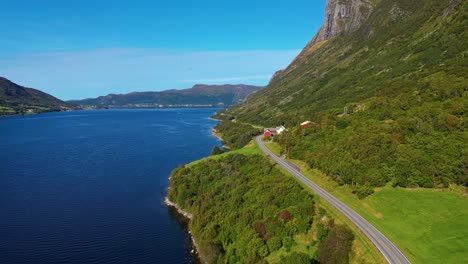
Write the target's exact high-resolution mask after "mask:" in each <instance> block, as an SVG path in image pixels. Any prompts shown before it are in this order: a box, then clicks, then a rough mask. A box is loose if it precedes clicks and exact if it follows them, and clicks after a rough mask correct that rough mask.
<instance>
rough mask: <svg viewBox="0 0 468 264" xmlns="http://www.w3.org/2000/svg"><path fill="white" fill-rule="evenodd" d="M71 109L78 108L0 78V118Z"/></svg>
mask: <svg viewBox="0 0 468 264" xmlns="http://www.w3.org/2000/svg"><path fill="white" fill-rule="evenodd" d="M72 109H79V107H78V106H77V105H74V104H70V103H66V102H64V101H62V100H59V99H57V98H55V97H53V96H51V95H49V94H46V93H44V92H41V91H39V90H36V89H32V88H26V87H23V86H21V85H18V84H16V83H14V82H12V81H10V80H8V79H6V78H3V77H0V116H3V115H15V114H32V113H42V112H50V111H63V110H72Z"/></svg>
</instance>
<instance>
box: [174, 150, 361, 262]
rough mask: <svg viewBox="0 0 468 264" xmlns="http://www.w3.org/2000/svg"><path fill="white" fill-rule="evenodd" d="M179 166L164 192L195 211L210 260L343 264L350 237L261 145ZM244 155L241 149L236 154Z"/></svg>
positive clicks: (196, 231)
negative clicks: (260, 148)
mask: <svg viewBox="0 0 468 264" xmlns="http://www.w3.org/2000/svg"><path fill="white" fill-rule="evenodd" d="M244 150H245V151H240V152H229V153H225V154H222V155H219V156H213V158H210V159H205V160H202V161H198V162H196V163H194V164H191V165H190V166H181V167H179V168H177V169H176V170H174V172H173V173H172V175H171V178H170V181H171V187H170V189H169V192H168V197H169V199H170V200H171V201H173V202H175V203H177V204H178V205H179V206H181V207H182V208H183V209H184V210H186V211H188V212H190V213H191V214H192V215H193V218H192V219H191V221H190V223H189V227H190V230H191V232H192V235H193V236H194V237H195V239H196V241H197V244H198V246H199V251H200V252H199V253H200V255H201V256H202V258H203V259H204V260H205V261H207V262H209V263H295V264H300V263H311V262H317V261H320V262H321V263H347V262H348V260H349V258H350V257H352V256H353V254H352V253H351V249H352V246H353V241H354V234H353V233H352V232H351V231H350V230H349V229H348V228H346V227H344V226H343V225H339V224H335V223H334V220H333V218H331V217H330V216H329V215H328V214H327V212H326V211H325V210H324V209H323V208H321V207H319V206H317V205H316V201H315V198H314V197H313V196H312V194H310V193H309V192H308V191H306V190H304V189H303V188H302V187H301V186H300V185H299V184H298V183H297V182H296V181H295V180H294V179H293V178H292V177H289V176H286V175H285V174H283V173H282V172H281V171H280V170H279V169H277V168H276V167H275V166H274V165H273V164H272V163H270V161H269V160H268V159H267V158H265V157H263V156H261V155H259V154H256V153H258V149H256V148H252V147H250V148H248V149H244ZM241 153H243V154H241Z"/></svg>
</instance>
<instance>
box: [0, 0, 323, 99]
mask: <svg viewBox="0 0 468 264" xmlns="http://www.w3.org/2000/svg"><path fill="white" fill-rule="evenodd" d="M324 9H325V0H307V1H306V0H290V1H263V0H260V1H252V0H250V1H246V0H237V1H219V0H218V1H214V0H199V1H188V0H187V1H178V0H172V1H161V0H153V1H117V0H115V1H96V0H94V1H88V0H81V1H63V0H60V1H51V0H42V1H31V0H27V1H24V0H15V1H6V0H0V10H2V16H1V17H2V30H1V32H2V40H1V41H0V76H3V77H6V78H8V79H10V80H12V81H14V82H16V83H18V84H21V85H24V86H28V87H33V88H38V89H41V90H43V91H45V92H48V93H51V94H52V95H54V96H57V97H59V98H61V99H81V98H87V97H95V96H99V95H106V94H108V93H127V92H131V91H147V90H153V91H156V90H166V89H172V88H176V89H180V88H188V87H191V86H192V85H193V84H195V83H206V84H220V83H246V84H258V85H264V84H266V83H267V82H268V80H269V78H270V76H271V75H272V74H273V73H274V72H275V71H276V70H279V69H281V68H284V67H286V66H287V64H288V63H289V62H290V61H291V60H292V59H293V58H294V56H296V55H297V53H298V52H299V51H300V49H302V48H303V47H304V45H305V44H306V43H307V42H308V41H309V40H310V39H311V38H312V37H313V35H314V34H315V33H316V32H317V30H318V28H319V27H320V25H321V24H322V22H323V13H324Z"/></svg>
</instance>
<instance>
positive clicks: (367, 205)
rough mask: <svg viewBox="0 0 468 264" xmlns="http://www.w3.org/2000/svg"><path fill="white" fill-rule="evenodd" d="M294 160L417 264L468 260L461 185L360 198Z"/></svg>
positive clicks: (466, 204) (381, 191)
mask: <svg viewBox="0 0 468 264" xmlns="http://www.w3.org/2000/svg"><path fill="white" fill-rule="evenodd" d="M267 146H268V147H269V148H270V149H271V150H272V151H274V152H276V153H278V151H279V149H280V148H279V146H278V145H277V144H275V143H270V144H267ZM293 162H294V163H296V164H297V165H299V166H300V167H301V168H302V169H303V170H302V173H303V174H304V175H305V176H307V177H308V178H309V179H311V180H313V181H314V182H315V183H317V184H319V185H320V186H321V187H322V188H324V189H326V190H327V191H328V192H330V193H331V194H333V195H334V196H336V197H337V198H338V199H340V200H341V201H343V202H345V203H346V204H347V205H348V206H350V207H351V208H353V209H354V210H355V211H357V212H358V213H359V214H360V215H361V216H363V217H364V218H366V219H367V220H368V221H369V222H371V223H372V224H373V225H374V226H376V227H377V228H378V229H379V230H380V231H381V232H382V233H384V234H385V235H386V236H387V237H388V238H389V239H390V240H391V241H393V242H394V243H395V244H396V245H397V246H398V247H399V248H400V249H401V250H403V252H405V254H406V255H407V257H408V258H409V259H410V260H411V261H412V262H413V263H462V262H463V261H464V260H466V259H468V250H466V245H468V198H467V197H466V195H465V196H464V194H463V191H460V189H459V188H457V187H455V189H454V190H431V189H402V188H394V187H390V186H386V187H383V188H378V189H377V190H376V193H374V194H373V195H371V196H369V197H367V198H365V199H363V200H359V199H358V198H357V197H356V196H355V195H354V194H352V192H351V191H352V189H351V188H350V187H349V186H339V185H338V184H337V183H336V182H334V181H332V180H331V179H330V178H329V177H327V176H326V175H324V174H322V173H320V172H319V171H318V170H315V169H310V168H309V167H308V166H307V165H306V164H305V163H304V162H301V161H293ZM327 210H329V211H330V209H329V208H327ZM348 224H350V223H348Z"/></svg>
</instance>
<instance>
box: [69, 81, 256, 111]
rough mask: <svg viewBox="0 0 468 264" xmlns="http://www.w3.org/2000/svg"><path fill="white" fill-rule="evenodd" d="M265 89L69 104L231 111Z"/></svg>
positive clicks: (239, 87) (199, 90)
mask: <svg viewBox="0 0 468 264" xmlns="http://www.w3.org/2000/svg"><path fill="white" fill-rule="evenodd" d="M262 88H263V87H262V86H253V85H244V84H224V85H205V84H195V85H194V86H193V87H192V88H187V89H182V90H176V89H171V90H165V91H145V92H131V93H127V94H108V95H105V96H99V97H97V98H88V99H83V100H71V101H69V102H72V103H75V104H80V105H91V106H95V107H105V108H151V107H227V106H232V105H235V104H238V103H241V102H242V101H243V100H244V99H245V98H246V97H247V96H249V95H251V94H252V93H255V92H257V91H259V90H260V89H262Z"/></svg>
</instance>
